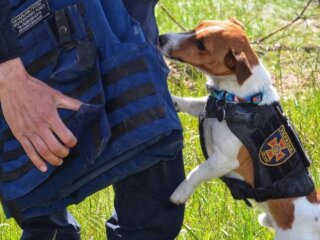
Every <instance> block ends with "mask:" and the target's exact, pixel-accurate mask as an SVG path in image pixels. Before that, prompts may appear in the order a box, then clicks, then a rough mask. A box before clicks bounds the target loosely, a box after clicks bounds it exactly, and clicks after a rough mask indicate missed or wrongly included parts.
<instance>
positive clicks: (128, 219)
mask: <svg viewBox="0 0 320 240" xmlns="http://www.w3.org/2000/svg"><path fill="white" fill-rule="evenodd" d="M184 176H185V175H184V169H183V161H182V154H181V153H180V154H178V155H177V156H176V157H175V158H174V159H172V160H165V161H161V162H159V163H158V164H156V165H154V166H152V167H150V168H149V169H146V170H144V171H142V172H140V173H137V174H135V175H132V176H130V177H127V178H125V179H123V180H121V181H119V182H117V183H116V184H114V192H115V201H114V206H115V213H114V214H113V216H112V217H111V218H110V219H109V220H108V221H107V222H106V229H107V239H109V240H118V239H121V240H173V239H174V238H175V237H176V236H177V235H178V233H179V231H180V228H181V226H182V222H183V215H184V206H183V205H180V206H176V205H173V204H171V203H170V202H169V197H170V195H171V194H172V192H173V191H174V189H175V188H176V187H177V186H178V185H179V183H180V182H181V181H182V180H183V179H184ZM21 227H22V229H23V230H24V232H23V235H22V237H21V239H22V240H31V239H32V240H52V239H55V240H78V239H80V235H79V232H80V226H79V225H78V223H77V222H76V220H75V219H74V218H73V217H72V215H71V214H70V213H68V212H67V211H63V212H59V213H56V214H54V215H51V216H47V217H39V218H33V219H29V220H28V221H26V222H23V223H21Z"/></svg>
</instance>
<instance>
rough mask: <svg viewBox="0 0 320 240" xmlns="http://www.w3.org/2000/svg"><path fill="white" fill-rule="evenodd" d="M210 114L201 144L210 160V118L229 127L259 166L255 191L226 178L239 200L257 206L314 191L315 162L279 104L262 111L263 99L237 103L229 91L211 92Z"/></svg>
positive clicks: (207, 112)
mask: <svg viewBox="0 0 320 240" xmlns="http://www.w3.org/2000/svg"><path fill="white" fill-rule="evenodd" d="M210 92H211V93H212V94H211V96H209V97H208V100H207V104H206V107H205V111H204V113H203V114H202V116H201V117H200V124H199V130H200V142H201V147H202V151H203V153H204V155H205V157H206V158H208V154H207V152H206V146H205V139H204V131H205V129H204V122H205V120H206V119H207V118H217V119H218V121H220V122H221V121H224V120H225V121H226V122H227V125H228V127H229V129H230V130H231V131H232V133H233V134H234V135H235V136H237V137H238V138H239V140H240V141H241V142H242V143H243V144H244V145H245V146H246V148H247V149H248V151H249V153H250V155H251V158H252V161H253V166H254V185H253V186H251V185H249V184H248V183H246V182H245V181H242V180H238V179H235V178H229V177H222V178H221V179H222V180H223V181H224V183H225V184H226V185H227V186H228V188H229V189H230V191H231V194H232V196H233V197H234V198H235V199H237V200H244V201H245V202H246V203H247V204H248V205H249V206H251V204H250V202H249V201H248V200H247V199H254V200H256V201H257V202H262V201H266V200H269V199H279V198H288V197H300V196H306V195H308V194H310V193H311V192H312V191H313V190H314V183H313V181H312V179H311V177H310V175H309V173H308V170H307V168H308V167H309V166H310V160H309V158H308V156H307V155H306V153H305V151H304V149H303V147H302V144H301V142H300V140H299V138H298V136H297V135H296V133H295V131H294V129H293V127H292V125H291V123H290V122H289V120H288V119H287V117H286V116H285V115H284V113H283V111H282V108H281V106H280V104H279V103H278V102H275V103H273V104H272V105H261V106H260V105H258V103H259V102H261V101H262V98H263V95H262V94H261V93H258V94H255V95H253V96H249V97H247V98H242V99H240V98H236V96H234V95H233V94H230V93H227V92H225V91H217V90H215V89H213V88H210Z"/></svg>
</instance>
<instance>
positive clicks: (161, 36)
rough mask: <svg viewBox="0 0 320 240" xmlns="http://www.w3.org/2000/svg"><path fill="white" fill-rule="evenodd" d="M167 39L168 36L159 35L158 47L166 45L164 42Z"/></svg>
mask: <svg viewBox="0 0 320 240" xmlns="http://www.w3.org/2000/svg"><path fill="white" fill-rule="evenodd" d="M168 41H169V38H168V36H167V35H166V34H163V35H160V36H159V45H160V47H162V46H164V45H166V43H167V42H168Z"/></svg>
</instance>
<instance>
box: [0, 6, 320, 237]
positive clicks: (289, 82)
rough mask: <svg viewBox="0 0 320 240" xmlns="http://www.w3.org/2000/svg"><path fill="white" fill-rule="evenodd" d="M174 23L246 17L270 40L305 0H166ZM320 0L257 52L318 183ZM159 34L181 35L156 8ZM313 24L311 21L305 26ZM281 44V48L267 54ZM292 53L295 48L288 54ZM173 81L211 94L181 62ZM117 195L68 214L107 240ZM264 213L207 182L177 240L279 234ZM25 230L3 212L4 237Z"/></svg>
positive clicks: (195, 155) (86, 232)
mask: <svg viewBox="0 0 320 240" xmlns="http://www.w3.org/2000/svg"><path fill="white" fill-rule="evenodd" d="M160 2H161V3H162V4H163V5H164V6H165V8H166V9H168V10H169V11H170V12H171V14H172V15H173V16H174V17H175V19H176V20H177V21H178V22H179V23H180V24H182V25H183V26H184V27H185V28H187V29H192V28H193V27H194V26H195V25H196V24H198V23H199V22H200V21H201V20H203V19H226V18H228V17H236V18H237V19H239V20H241V21H242V22H243V23H244V25H245V27H246V31H247V33H248V35H249V37H250V39H251V40H252V41H254V40H257V39H259V38H261V37H262V36H265V35H266V34H268V33H269V32H271V31H272V30H274V29H276V28H278V27H280V26H282V25H283V24H285V23H287V22H288V21H290V20H291V19H293V18H294V17H295V16H296V13H299V12H300V11H301V9H302V8H303V6H304V4H305V3H306V1H300V0H299V1H297V0H285V1H283V0H275V1H266V0H257V1H244V0H240V1H231V0H193V1H191V0H177V1H172V0H162V1H160ZM317 4H318V3H317V1H314V3H313V4H312V5H311V6H310V8H309V9H308V10H307V12H306V14H305V15H306V17H307V22H306V21H305V22H302V23H300V24H297V25H294V26H293V27H291V28H288V29H287V30H285V31H283V32H280V33H278V34H277V35H275V36H274V37H272V38H270V39H268V40H267V41H266V42H265V43H263V44H262V47H263V48H260V47H258V46H256V45H254V47H255V48H256V50H257V51H258V53H259V56H260V58H261V59H262V60H263V62H264V63H265V65H266V67H267V68H268V69H269V70H270V72H271V74H272V76H273V78H274V80H275V83H276V87H277V88H278V90H279V93H280V94H281V97H282V103H283V105H284V108H285V112H286V113H287V114H288V116H289V117H290V118H291V119H292V121H293V122H294V124H295V127H296V129H297V131H298V132H299V134H300V137H301V139H302V141H303V143H304V145H305V148H306V150H307V152H308V154H309V155H310V157H311V159H313V165H312V167H311V173H312V175H313V177H314V179H315V181H316V183H317V186H318V187H319V186H320V172H319V163H320V162H319V161H320V160H319V159H320V147H319V144H318V143H319V142H320V124H319V123H320V122H319V121H320V120H319V119H320V108H319V106H320V90H319V83H320V81H319V80H320V66H319V65H320V63H319V60H320V56H319V50H318V51H316V50H313V51H310V52H306V51H303V50H302V49H303V47H305V46H311V47H312V46H320V37H319V36H320V7H318V5H317ZM156 13H157V19H158V23H159V27H160V32H161V33H164V32H168V31H180V29H179V27H178V26H177V25H175V24H174V23H173V22H172V21H171V20H170V19H169V18H168V16H167V15H166V14H165V13H164V12H163V11H162V10H161V9H160V8H158V9H157V12H156ZM306 23H307V24H306ZM275 44H277V45H278V46H282V49H280V50H279V47H278V49H277V50H272V51H266V50H265V48H266V47H269V48H272V47H273V46H274V45H275ZM286 49H289V50H286ZM174 70H175V72H174V74H172V75H171V76H170V78H169V86H170V90H171V91H172V92H173V94H175V95H179V96H195V97H196V96H203V95H205V94H206V89H205V81H206V80H205V78H204V77H203V76H202V75H201V74H200V73H198V72H196V71H195V70H194V69H192V68H190V67H189V66H185V65H180V64H175V65H174ZM180 117H181V121H182V124H183V126H184V137H185V148H184V157H185V168H186V172H189V171H190V170H191V169H192V168H193V167H195V166H196V165H198V164H199V163H200V162H202V161H203V160H204V159H203V156H202V153H201V150H200V145H199V140H198V131H197V124H198V122H197V119H195V118H192V117H190V116H187V115H185V114H180ZM112 202H113V193H112V189H111V188H107V189H105V190H103V191H100V192H99V193H97V194H95V195H93V196H91V197H90V198H88V199H86V200H85V201H84V202H82V203H81V204H79V205H77V206H71V207H70V211H71V212H72V213H73V215H74V216H75V217H76V218H77V219H78V221H79V222H80V223H81V225H82V237H83V239H84V240H89V239H96V240H102V239H105V229H104V222H105V220H106V219H108V217H109V216H110V215H111V213H112V208H113V205H112ZM257 215H258V211H257V210H256V209H249V208H248V207H247V206H246V205H245V204H244V203H243V202H236V201H234V200H233V199H232V197H231V195H230V193H229V191H228V190H227V189H226V187H225V186H224V185H223V184H222V183H221V182H220V181H219V180H212V181H210V182H208V183H205V184H202V185H201V186H200V187H199V188H198V189H197V191H196V192H195V194H194V195H193V196H192V197H191V199H190V200H189V201H188V203H187V207H186V215H185V221H184V226H183V228H182V230H181V233H180V235H179V237H178V240H196V239H198V240H227V239H230V240H265V239H272V236H273V233H272V232H270V231H269V230H267V229H265V228H263V227H261V226H259V224H258V222H257V220H256V219H257ZM20 233H21V231H20V229H19V228H18V227H17V225H16V224H15V223H14V221H12V220H9V221H7V220H6V219H5V217H4V215H3V214H2V213H1V212H0V240H15V239H19V236H20Z"/></svg>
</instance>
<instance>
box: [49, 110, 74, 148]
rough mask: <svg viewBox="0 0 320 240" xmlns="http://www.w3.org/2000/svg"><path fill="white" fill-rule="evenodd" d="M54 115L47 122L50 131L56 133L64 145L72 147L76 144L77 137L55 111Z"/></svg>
mask: <svg viewBox="0 0 320 240" xmlns="http://www.w3.org/2000/svg"><path fill="white" fill-rule="evenodd" d="M54 115H55V116H54V121H52V122H50V123H49V124H50V128H51V130H52V132H53V133H55V134H56V135H57V137H58V138H59V139H60V141H61V142H62V143H63V144H64V145H66V146H67V147H74V146H75V145H76V144H77V138H76V137H75V136H74V135H73V133H72V132H71V131H70V130H69V129H68V128H67V127H66V125H65V124H64V123H63V121H62V120H61V118H60V116H59V114H58V112H57V111H56V113H55V114H54Z"/></svg>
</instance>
